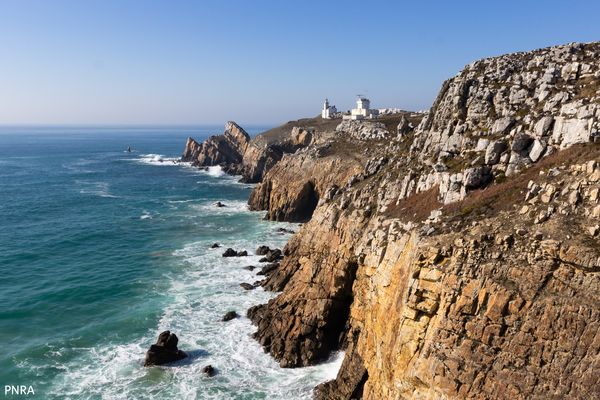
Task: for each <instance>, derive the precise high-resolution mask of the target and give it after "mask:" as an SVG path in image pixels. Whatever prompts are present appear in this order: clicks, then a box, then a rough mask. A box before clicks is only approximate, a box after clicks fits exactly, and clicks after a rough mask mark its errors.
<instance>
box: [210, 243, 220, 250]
mask: <svg viewBox="0 0 600 400" xmlns="http://www.w3.org/2000/svg"><path fill="white" fill-rule="evenodd" d="M219 247H221V245H220V244H219V243H213V244H212V245H211V246H210V248H211V249H218V248H219Z"/></svg>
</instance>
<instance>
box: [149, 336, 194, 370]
mask: <svg viewBox="0 0 600 400" xmlns="http://www.w3.org/2000/svg"><path fill="white" fill-rule="evenodd" d="M178 342H179V339H178V338H177V335H175V334H174V333H171V332H170V331H164V332H162V333H161V334H160V335H158V340H157V341H156V343H155V344H153V345H152V346H150V349H149V350H148V351H147V352H146V359H145V360H144V366H145V367H148V366H151V365H163V364H168V363H171V362H174V361H178V360H181V359H184V358H186V357H187V354H185V353H184V352H183V351H181V350H179V349H177V343H178Z"/></svg>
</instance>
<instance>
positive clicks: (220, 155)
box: [181, 121, 250, 170]
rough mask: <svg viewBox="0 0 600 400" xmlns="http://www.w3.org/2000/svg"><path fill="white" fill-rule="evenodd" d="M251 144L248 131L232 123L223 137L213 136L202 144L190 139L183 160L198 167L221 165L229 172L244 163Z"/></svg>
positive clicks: (226, 126)
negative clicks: (243, 160) (243, 159)
mask: <svg viewBox="0 0 600 400" xmlns="http://www.w3.org/2000/svg"><path fill="white" fill-rule="evenodd" d="M249 142H250V136H249V135H248V134H247V133H246V131H245V130H243V129H242V128H241V127H240V126H238V125H237V124H236V123H235V122H231V121H230V122H227V124H226V125H225V131H224V132H223V134H222V135H216V136H211V137H210V138H208V139H207V140H206V141H205V142H204V143H202V144H199V143H198V142H196V141H195V140H194V139H192V138H188V140H187V143H186V145H185V149H184V151H183V155H182V156H181V160H182V161H189V162H192V164H194V165H198V166H213V165H221V166H223V167H225V169H226V170H229V169H231V168H235V167H236V166H237V165H238V164H239V163H240V162H241V161H242V158H243V156H244V153H245V152H246V148H247V147H248V143H249Z"/></svg>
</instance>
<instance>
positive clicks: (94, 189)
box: [75, 180, 119, 198]
mask: <svg viewBox="0 0 600 400" xmlns="http://www.w3.org/2000/svg"><path fill="white" fill-rule="evenodd" d="M75 183H76V184H78V185H79V186H83V187H82V188H81V189H79V193H81V194H90V195H94V196H98V197H107V198H118V197H119V196H115V195H114V194H111V193H110V190H109V189H110V185H109V183H108V182H97V181H85V180H76V181H75Z"/></svg>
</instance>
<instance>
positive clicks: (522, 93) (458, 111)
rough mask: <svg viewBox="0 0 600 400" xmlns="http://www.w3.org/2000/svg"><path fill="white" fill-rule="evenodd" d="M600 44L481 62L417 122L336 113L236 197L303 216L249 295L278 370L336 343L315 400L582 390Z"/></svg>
mask: <svg viewBox="0 0 600 400" xmlns="http://www.w3.org/2000/svg"><path fill="white" fill-rule="evenodd" d="M599 56H600V44H598V43H591V44H571V45H566V46H558V47H553V48H548V49H541V50H536V51H532V52H527V53H518V54H511V55H506V56H501V57H496V58H491V59H486V60H481V61H478V62H475V63H473V64H471V65H469V66H467V67H466V68H465V69H464V70H463V71H462V72H461V73H460V74H458V75H457V76H456V77H454V78H452V79H450V80H448V81H447V82H445V83H444V84H443V86H442V89H441V91H440V94H439V96H438V97H437V99H436V101H435V102H434V104H433V106H432V108H431V110H430V112H429V113H428V115H426V116H425V118H423V119H422V121H421V122H420V123H419V121H418V120H416V121H411V122H414V125H415V126H416V125H417V123H418V126H417V127H416V128H415V129H408V128H407V127H408V125H409V124H407V122H406V121H405V120H398V121H394V124H397V128H396V129H392V128H395V127H394V126H393V125H390V124H389V121H387V122H386V121H385V120H382V122H381V123H373V124H372V125H369V124H370V123H353V122H350V123H344V124H341V125H340V126H338V129H337V130H336V131H335V132H334V133H333V134H332V135H330V136H329V137H328V138H327V139H326V140H324V141H321V142H319V143H313V144H311V145H310V146H308V147H307V148H306V149H303V150H301V151H298V152H296V153H294V154H286V155H284V156H283V157H282V159H281V161H279V162H278V163H276V164H275V166H274V167H272V168H271V169H270V170H269V171H268V172H267V173H266V174H265V175H264V178H263V181H262V183H260V184H259V185H258V186H257V187H256V189H255V191H254V193H253V194H252V197H251V200H250V204H251V206H252V207H253V208H255V209H264V210H267V215H268V217H269V218H272V219H276V220H299V219H301V218H305V219H306V218H310V220H309V221H308V222H307V223H306V224H304V225H303V226H302V228H301V229H300V231H299V232H298V233H297V234H296V235H295V236H294V237H293V238H292V239H291V240H290V242H289V243H288V245H287V246H286V248H285V250H284V254H285V257H284V259H283V261H282V262H281V265H280V266H279V268H277V269H276V270H275V271H273V272H272V273H271V275H270V276H269V277H268V278H267V279H266V280H265V282H264V286H265V288H267V289H270V290H276V291H281V293H280V294H279V295H278V296H277V297H276V298H274V299H272V300H271V301H269V303H267V304H264V305H259V306H256V307H253V308H251V309H250V310H249V312H248V315H249V317H250V318H251V319H252V320H253V321H254V322H255V323H256V325H257V332H256V335H255V336H256V338H257V340H259V342H260V343H261V344H262V345H263V346H264V347H265V350H267V351H269V352H270V353H271V354H272V355H273V356H274V357H275V358H276V359H277V360H279V361H280V363H281V365H283V366H286V367H292V366H303V365H310V364H313V363H316V362H318V361H320V360H323V359H325V358H326V357H328V355H329V354H330V353H331V352H332V351H334V350H337V349H345V351H346V353H345V359H344V362H343V365H342V368H341V369H340V371H339V374H338V377H337V378H336V379H335V380H333V381H331V382H327V383H324V384H322V385H320V386H319V387H317V389H316V391H315V394H316V397H317V398H320V399H350V398H365V399H401V398H406V399H411V398H418V399H438V398H477V399H509V398H510V399H515V398H516V399H529V398H539V399H542V398H544V399H546V398H557V399H558V398H561V399H562V398H581V399H584V398H595V397H599V396H600V384H599V381H598V380H597V379H596V377H595V374H594V371H595V370H596V369H597V368H598V367H600V330H599V329H598V328H599V327H600V313H599V311H598V310H599V309H600V308H599V307H598V306H599V305H600V303H599V301H600V298H599V296H598V293H599V291H598V289H599V288H600V275H599V272H600V242H599V240H600V239H599V233H600V205H599V202H600V196H599V191H600V165H599V164H598V161H597V160H599V159H600V145H598V144H595V143H594V141H596V138H597V137H598V130H599V125H598V123H599V120H600V111H599V110H600V100H599V99H600V91H599V90H600V83H599V82H600V61H598V60H599Z"/></svg>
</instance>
